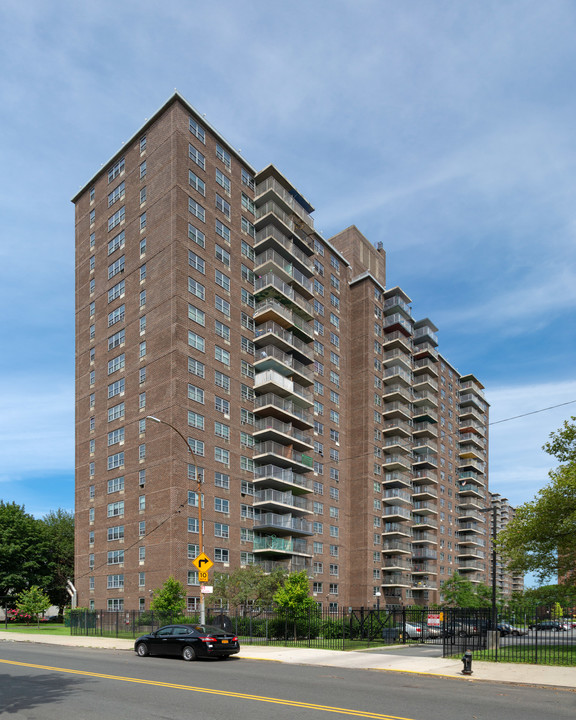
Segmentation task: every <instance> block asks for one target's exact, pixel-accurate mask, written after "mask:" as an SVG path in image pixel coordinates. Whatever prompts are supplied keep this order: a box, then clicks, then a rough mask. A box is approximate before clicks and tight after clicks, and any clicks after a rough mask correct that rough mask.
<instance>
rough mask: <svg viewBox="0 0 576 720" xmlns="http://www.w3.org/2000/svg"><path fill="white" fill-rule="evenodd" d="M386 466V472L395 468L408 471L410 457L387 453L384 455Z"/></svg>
mask: <svg viewBox="0 0 576 720" xmlns="http://www.w3.org/2000/svg"><path fill="white" fill-rule="evenodd" d="M384 468H385V470H386V472H388V471H393V470H399V471H400V472H402V471H403V470H404V471H405V472H408V471H409V470H410V458H409V457H407V456H406V455H386V456H385V457H384Z"/></svg>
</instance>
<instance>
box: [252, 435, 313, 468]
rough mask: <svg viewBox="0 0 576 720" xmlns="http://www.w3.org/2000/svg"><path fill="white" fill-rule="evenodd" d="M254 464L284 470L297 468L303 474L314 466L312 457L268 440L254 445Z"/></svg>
mask: <svg viewBox="0 0 576 720" xmlns="http://www.w3.org/2000/svg"><path fill="white" fill-rule="evenodd" d="M254 462H259V463H266V464H269V465H270V464H273V465H276V466H277V467H283V468H291V467H294V466H296V467H297V468H298V469H300V470H301V471H302V472H306V470H311V469H312V467H313V465H314V463H313V460H312V457H311V455H306V454H305V453H303V452H300V451H299V450H292V449H291V447H290V446H289V445H281V444H280V443H277V442H274V441H273V440H266V441H264V442H260V443H256V444H255V445H254Z"/></svg>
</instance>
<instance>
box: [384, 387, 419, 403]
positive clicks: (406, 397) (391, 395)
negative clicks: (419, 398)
mask: <svg viewBox="0 0 576 720" xmlns="http://www.w3.org/2000/svg"><path fill="white" fill-rule="evenodd" d="M382 399H383V400H384V402H385V403H389V402H404V403H406V404H407V405H409V404H410V403H411V401H412V392H411V390H410V388H409V387H407V386H406V385H398V384H394V385H384V394H383V395H382Z"/></svg>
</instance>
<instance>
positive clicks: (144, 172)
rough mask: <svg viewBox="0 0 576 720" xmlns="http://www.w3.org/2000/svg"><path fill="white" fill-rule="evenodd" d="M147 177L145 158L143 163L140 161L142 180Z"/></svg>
mask: <svg viewBox="0 0 576 720" xmlns="http://www.w3.org/2000/svg"><path fill="white" fill-rule="evenodd" d="M145 177H146V160H144V162H143V163H140V180H143V179H144V178H145Z"/></svg>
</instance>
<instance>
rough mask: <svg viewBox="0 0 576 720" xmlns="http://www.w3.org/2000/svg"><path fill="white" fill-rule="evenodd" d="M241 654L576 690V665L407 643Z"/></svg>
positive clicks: (28, 637)
mask: <svg viewBox="0 0 576 720" xmlns="http://www.w3.org/2000/svg"><path fill="white" fill-rule="evenodd" d="M2 642H33V643H42V644H44V645H66V646H69V647H89V648H102V649H106V650H127V651H133V648H134V642H133V641H132V640H121V639H116V638H101V637H85V636H66V637H62V636H58V635H41V636H40V635H34V634H32V633H13V632H2V631H0V653H1V648H2ZM240 657H242V658H246V659H247V660H268V661H272V662H284V663H292V664H295V665H322V666H328V667H338V668H351V669H355V670H381V671H389V672H406V673H417V674H424V675H436V676H439V677H450V678H455V679H460V680H464V681H466V682H474V681H476V680H490V681H492V682H503V683H515V684H524V685H541V686H547V687H559V688H571V689H574V690H576V667H556V666H554V667H551V666H548V665H525V664H512V663H488V662H475V661H473V662H472V670H473V675H471V676H467V675H462V663H461V661H460V660H451V659H447V658H438V657H417V656H414V655H408V654H406V653H404V652H403V648H401V647H398V648H390V649H387V650H386V651H384V652H383V651H382V649H381V648H379V649H378V650H356V651H350V652H341V651H338V650H312V649H306V648H285V647H271V646H262V645H244V646H243V647H242V650H241V652H240Z"/></svg>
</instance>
